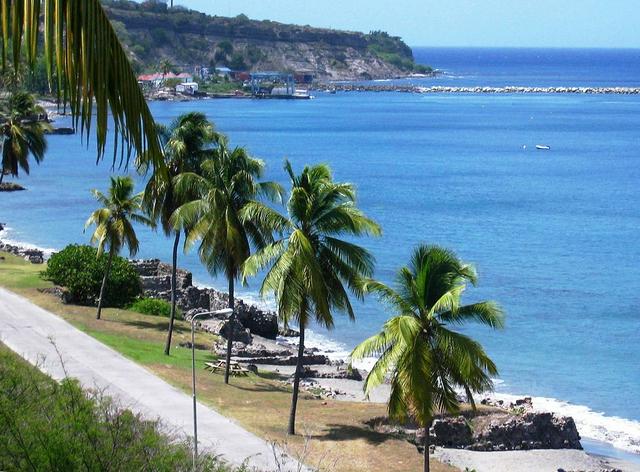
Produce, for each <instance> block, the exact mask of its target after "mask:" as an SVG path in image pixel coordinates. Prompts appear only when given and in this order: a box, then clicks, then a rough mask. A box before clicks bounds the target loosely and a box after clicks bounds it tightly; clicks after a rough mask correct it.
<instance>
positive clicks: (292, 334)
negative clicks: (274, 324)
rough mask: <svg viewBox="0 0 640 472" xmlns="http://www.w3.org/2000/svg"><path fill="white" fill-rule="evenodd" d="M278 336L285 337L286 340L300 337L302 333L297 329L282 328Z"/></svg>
mask: <svg viewBox="0 0 640 472" xmlns="http://www.w3.org/2000/svg"><path fill="white" fill-rule="evenodd" d="M278 334H279V335H280V336H284V337H285V338H297V337H300V332H299V331H296V330H295V329H291V328H287V327H282V328H280V329H279V330H278Z"/></svg>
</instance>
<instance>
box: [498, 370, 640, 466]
mask: <svg viewBox="0 0 640 472" xmlns="http://www.w3.org/2000/svg"><path fill="white" fill-rule="evenodd" d="M494 383H496V381H495V380H494ZM496 385H497V383H496ZM490 396H491V398H493V399H496V400H503V401H504V402H505V403H510V402H514V401H515V400H516V399H518V398H522V397H523V396H524V395H513V394H507V393H493V394H492V395H490ZM531 401H532V405H533V409H534V410H535V411H549V412H552V413H557V414H559V415H563V416H571V417H572V418H573V420H574V421H575V423H576V426H577V428H578V432H579V433H580V435H581V436H583V437H585V438H589V439H595V440H597V441H601V442H605V443H608V444H611V445H612V446H613V447H615V448H616V449H621V450H624V451H629V452H633V453H635V454H640V421H634V420H630V419H627V418H620V417H618V416H608V415H605V414H604V413H602V412H598V411H594V410H592V409H591V408H589V407H588V406H584V405H575V404H573V403H569V402H565V401H562V400H557V399H555V398H547V397H532V398H531Z"/></svg>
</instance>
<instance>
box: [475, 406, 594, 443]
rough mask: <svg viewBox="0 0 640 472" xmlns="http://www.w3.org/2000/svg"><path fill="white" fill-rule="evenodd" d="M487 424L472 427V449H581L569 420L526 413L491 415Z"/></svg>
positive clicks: (550, 414)
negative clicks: (491, 418) (498, 446)
mask: <svg viewBox="0 0 640 472" xmlns="http://www.w3.org/2000/svg"><path fill="white" fill-rule="evenodd" d="M492 416H493V417H494V419H493V420H492V421H490V422H489V423H486V422H484V423H483V424H477V425H475V427H474V432H473V438H474V444H472V446H471V447H470V449H473V450H498V449H497V448H496V445H503V447H504V450H516V449H518V450H526V449H582V445H581V444H580V435H579V434H578V430H577V428H576V425H575V422H574V421H573V418H571V417H566V416H556V415H554V414H553V413H537V412H528V413H525V414H523V415H522V416H513V415H508V414H497V415H492Z"/></svg>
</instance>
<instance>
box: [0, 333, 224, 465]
mask: <svg viewBox="0 0 640 472" xmlns="http://www.w3.org/2000/svg"><path fill="white" fill-rule="evenodd" d="M0 422H1V424H2V428H0V444H2V447H0V470H3V471H7V472H9V471H11V472H13V471H16V472H17V471H23V470H50V471H68V472H75V471H86V470H91V471H93V470H96V471H97V470H100V471H105V472H119V471H138V470H149V471H151V470H152V471H158V472H160V471H162V472H165V471H166V472H173V471H185V472H186V471H190V470H192V469H191V464H192V462H191V461H192V455H191V454H192V451H191V445H190V443H189V442H188V441H186V440H179V439H177V438H172V437H169V436H167V435H165V434H163V433H162V432H161V426H160V425H159V424H158V423H157V422H155V421H147V420H145V419H143V418H141V417H140V416H139V415H136V414H134V413H132V412H131V411H130V410H125V409H122V408H120V407H118V405H116V404H115V403H114V402H113V401H112V400H111V399H110V398H109V397H106V396H104V394H103V393H101V391H99V390H92V391H86V392H85V391H83V390H82V388H81V387H80V386H79V384H78V382H77V381H75V380H71V379H65V380H63V381H62V382H61V383H57V382H55V381H54V380H52V379H51V378H49V377H47V376H46V375H44V374H42V373H41V372H40V371H39V370H38V369H36V368H35V367H33V366H31V365H30V364H28V363H27V362H25V361H24V360H22V359H20V358H19V357H18V356H17V355H15V354H14V353H12V352H11V351H9V350H8V349H7V348H6V347H4V346H3V345H2V344H0ZM199 462H200V463H199V464H198V471H201V472H205V471H206V472H229V471H231V470H232V469H231V468H229V467H227V466H226V465H225V464H223V463H222V462H221V461H220V460H219V459H217V458H216V457H215V456H214V455H212V454H206V453H205V454H202V455H201V456H200V457H199Z"/></svg>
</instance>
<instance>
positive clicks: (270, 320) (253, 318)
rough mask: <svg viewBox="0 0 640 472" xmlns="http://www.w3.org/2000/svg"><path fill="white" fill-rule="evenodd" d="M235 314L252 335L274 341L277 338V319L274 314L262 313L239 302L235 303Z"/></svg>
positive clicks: (251, 306)
mask: <svg viewBox="0 0 640 472" xmlns="http://www.w3.org/2000/svg"><path fill="white" fill-rule="evenodd" d="M235 314H236V316H237V317H238V319H239V320H240V322H241V323H242V324H243V325H244V326H245V327H246V328H249V330H250V331H251V332H252V333H253V334H257V335H258V336H262V337H263V338H267V339H276V337H277V336H278V317H277V315H276V314H275V313H272V312H265V311H262V310H260V309H259V308H257V307H255V306H253V305H247V304H246V303H244V302H243V301H242V300H239V301H238V302H237V303H236V307H235Z"/></svg>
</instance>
